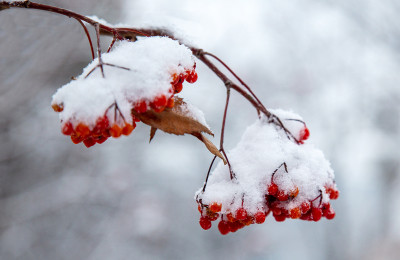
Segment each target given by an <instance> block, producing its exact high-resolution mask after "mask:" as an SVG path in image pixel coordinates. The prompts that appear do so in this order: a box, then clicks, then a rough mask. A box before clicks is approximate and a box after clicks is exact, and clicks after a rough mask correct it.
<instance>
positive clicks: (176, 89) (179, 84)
mask: <svg viewBox="0 0 400 260" xmlns="http://www.w3.org/2000/svg"><path fill="white" fill-rule="evenodd" d="M182 89H183V85H182V82H181V81H179V82H178V83H177V84H175V85H174V90H175V93H179V92H181V91H182Z"/></svg>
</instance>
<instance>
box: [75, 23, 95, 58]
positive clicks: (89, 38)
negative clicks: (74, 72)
mask: <svg viewBox="0 0 400 260" xmlns="http://www.w3.org/2000/svg"><path fill="white" fill-rule="evenodd" d="M75 20H77V21H78V22H79V23H80V25H82V27H83V30H85V34H86V37H87V38H88V41H89V45H90V51H91V53H92V59H93V60H94V49H93V43H92V38H91V37H90V34H89V30H88V29H87V27H86V25H85V24H84V23H83V22H82V21H81V20H79V19H78V18H75Z"/></svg>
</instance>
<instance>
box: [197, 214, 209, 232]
mask: <svg viewBox="0 0 400 260" xmlns="http://www.w3.org/2000/svg"><path fill="white" fill-rule="evenodd" d="M199 223H200V226H201V227H202V228H203V229H204V230H207V229H210V228H211V221H210V219H209V218H208V217H207V216H201V217H200V221H199Z"/></svg>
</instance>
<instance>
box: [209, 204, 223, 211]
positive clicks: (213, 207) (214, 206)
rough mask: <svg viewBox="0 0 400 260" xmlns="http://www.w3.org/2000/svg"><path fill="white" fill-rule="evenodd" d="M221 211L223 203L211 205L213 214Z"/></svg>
mask: <svg viewBox="0 0 400 260" xmlns="http://www.w3.org/2000/svg"><path fill="white" fill-rule="evenodd" d="M221 209H222V204H221V203H217V202H213V203H211V204H210V210H211V211H212V212H215V213H217V212H220V211H221Z"/></svg>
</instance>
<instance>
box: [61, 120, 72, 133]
mask: <svg viewBox="0 0 400 260" xmlns="http://www.w3.org/2000/svg"><path fill="white" fill-rule="evenodd" d="M73 131H74V127H73V126H72V123H71V122H69V121H68V122H66V123H65V124H63V126H62V129H61V132H62V133H63V134H65V135H71V134H72V133H73Z"/></svg>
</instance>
